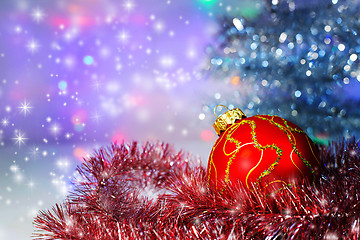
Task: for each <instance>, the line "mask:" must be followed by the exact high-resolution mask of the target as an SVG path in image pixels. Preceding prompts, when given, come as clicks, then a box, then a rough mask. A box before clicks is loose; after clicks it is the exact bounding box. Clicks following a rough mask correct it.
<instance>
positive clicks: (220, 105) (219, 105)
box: [214, 104, 229, 118]
mask: <svg viewBox="0 0 360 240" xmlns="http://www.w3.org/2000/svg"><path fill="white" fill-rule="evenodd" d="M218 107H224V108H226V109H227V111H229V108H228V107H227V106H225V105H222V104H218V105H216V106H215V107H214V115H215V117H216V118H219V116H218V115H216V109H217V108H218Z"/></svg>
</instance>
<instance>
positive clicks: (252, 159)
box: [207, 115, 320, 188]
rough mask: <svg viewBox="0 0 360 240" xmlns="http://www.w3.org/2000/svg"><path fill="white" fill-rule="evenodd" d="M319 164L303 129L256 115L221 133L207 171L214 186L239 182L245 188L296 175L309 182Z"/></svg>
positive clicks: (281, 182)
mask: <svg viewBox="0 0 360 240" xmlns="http://www.w3.org/2000/svg"><path fill="white" fill-rule="evenodd" d="M319 166H320V165H319V160H318V152H317V149H316V148H315V145H314V143H313V142H312V141H311V139H310V138H309V137H308V136H307V135H306V133H305V132H304V131H303V130H301V129H300V128H299V127H298V126H296V125H295V124H293V123H291V122H289V121H287V120H285V119H283V118H281V117H278V116H269V115H256V116H252V117H248V118H244V119H242V120H236V122H235V123H234V124H232V125H229V127H228V128H227V129H226V130H225V131H224V132H222V133H221V134H220V136H219V138H218V139H217V141H216V142H215V144H214V147H213V149H212V151H211V153H210V157H209V161H208V169H207V174H208V181H209V184H213V185H215V186H216V188H223V187H224V186H225V185H226V184H229V183H236V182H238V181H240V182H242V183H243V184H244V185H245V186H247V187H248V188H250V186H251V185H252V184H253V185H255V186H262V187H268V186H270V185H272V184H276V185H279V186H282V185H284V184H289V183H290V182H291V181H292V180H294V179H295V178H305V179H306V180H307V181H309V182H312V181H314V180H315V179H316V171H317V170H318V169H319Z"/></svg>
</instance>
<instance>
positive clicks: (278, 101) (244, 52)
mask: <svg viewBox="0 0 360 240" xmlns="http://www.w3.org/2000/svg"><path fill="white" fill-rule="evenodd" d="M359 10H360V8H359V4H358V3H357V2H355V1H341V0H339V1H338V0H332V1H331V0H318V1H315V2H313V1H290V0H287V1H282V0H272V1H267V2H266V3H265V7H264V9H263V11H262V13H261V14H260V15H259V16H257V17H256V18H255V19H245V18H242V17H240V16H239V17H236V18H224V19H222V23H223V28H222V31H221V33H220V34H219V38H218V41H217V44H216V45H213V46H211V47H209V48H208V49H207V51H208V54H209V55H210V59H209V63H208V66H207V74H208V75H209V76H210V78H213V79H215V80H216V81H223V82H225V83H226V84H228V85H229V86H230V89H231V90H230V92H229V90H228V92H227V93H226V94H221V97H219V96H218V97H217V100H216V104H218V103H221V104H225V105H231V104H234V105H236V106H239V107H241V108H242V109H243V110H244V111H245V113H246V114H247V115H254V114H259V113H260V114H275V115H280V116H282V117H284V118H287V119H289V120H291V121H293V122H295V123H297V124H298V125H299V126H301V127H302V128H304V129H306V131H307V132H308V134H310V135H311V136H312V137H313V138H314V140H315V141H316V140H318V141H323V140H325V141H327V140H328V139H329V138H332V139H336V138H340V137H343V136H345V137H348V136H353V135H355V136H358V135H359V129H360V118H359V117H360V111H359V107H360V64H359V58H360V55H359V53H360V37H359V33H360V20H359V19H360V11H359ZM216 104H215V103H214V105H216ZM211 107H213V106H210V108H211ZM210 108H207V109H210Z"/></svg>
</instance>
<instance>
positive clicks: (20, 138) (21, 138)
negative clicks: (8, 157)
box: [12, 130, 27, 147]
mask: <svg viewBox="0 0 360 240" xmlns="http://www.w3.org/2000/svg"><path fill="white" fill-rule="evenodd" d="M12 139H13V140H14V141H15V144H18V145H19V147H21V145H22V144H25V141H26V140H27V138H26V137H25V134H24V133H23V132H21V130H16V131H15V137H14V138H12Z"/></svg>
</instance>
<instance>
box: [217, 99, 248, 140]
mask: <svg viewBox="0 0 360 240" xmlns="http://www.w3.org/2000/svg"><path fill="white" fill-rule="evenodd" d="M219 106H221V107H225V108H226V109H227V111H226V112H225V113H223V114H221V115H220V116H217V115H216V113H215V111H216V109H217V108H218V107H219ZM214 114H215V116H216V117H217V119H216V120H215V122H214V124H213V127H214V129H215V131H216V133H217V134H218V135H220V133H221V131H225V130H226V128H227V127H228V125H232V124H234V123H235V121H236V120H238V119H243V118H246V115H245V114H244V113H243V112H242V111H241V110H240V109H239V108H233V109H231V110H229V109H228V108H227V107H226V106H224V105H217V106H216V107H215V108H214Z"/></svg>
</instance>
